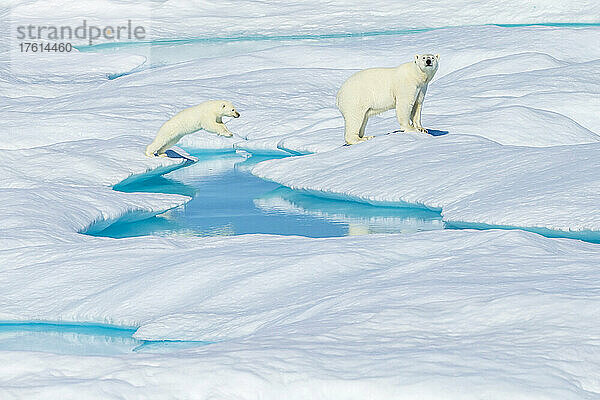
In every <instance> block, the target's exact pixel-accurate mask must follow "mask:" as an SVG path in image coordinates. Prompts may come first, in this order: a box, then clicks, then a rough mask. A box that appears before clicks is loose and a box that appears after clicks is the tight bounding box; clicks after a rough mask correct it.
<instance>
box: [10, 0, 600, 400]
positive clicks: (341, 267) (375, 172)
mask: <svg viewBox="0 0 600 400" xmlns="http://www.w3.org/2000/svg"><path fill="white" fill-rule="evenodd" d="M7 5H8V6H9V7H10V8H9V9H5V10H3V11H1V12H0V16H1V17H2V18H3V19H5V20H7V21H8V22H10V23H9V24H2V29H4V30H6V29H7V27H14V25H15V24H25V23H29V22H40V21H43V22H44V23H46V24H49V23H74V24H76V23H78V22H79V21H80V20H81V16H82V15H90V21H95V22H110V21H115V20H118V21H120V20H121V19H123V16H125V15H127V16H128V17H130V18H133V19H134V20H136V22H137V21H138V20H139V21H142V22H147V23H148V27H149V36H150V37H151V38H154V39H157V38H163V39H179V38H199V37H206V38H210V37H214V36H219V37H228V36H229V37H234V36H244V35H290V34H300V35H302V34H308V33H318V34H319V33H344V32H346V33H347V32H354V33H357V32H361V31H362V32H364V31H374V30H377V31H385V30H394V29H399V30H401V29H404V28H411V27H415V22H413V21H414V20H415V17H414V16H415V15H423V14H424V13H427V15H428V18H427V19H422V20H420V19H419V18H417V20H419V22H418V24H416V25H417V26H418V27H430V28H436V29H434V30H431V31H424V32H413V33H411V34H409V35H404V36H390V35H387V34H385V35H379V36H371V37H364V38H347V39H322V40H287V41H278V40H275V38H273V40H268V41H264V40H263V41H258V40H257V41H252V42H251V41H247V42H244V41H239V40H238V41H232V42H231V43H222V44H221V45H219V47H217V48H215V44H214V43H209V42H206V43H204V42H197V43H196V42H193V43H189V44H185V45H170V46H167V45H165V46H153V47H152V51H149V49H148V48H143V47H136V46H130V47H126V48H121V49H118V48H117V49H105V50H102V51H100V50H99V51H98V52H73V53H70V54H68V55H62V56H61V55H56V57H54V55H48V56H43V57H42V56H41V55H39V54H38V55H32V54H29V55H31V56H32V57H29V58H27V59H25V58H14V51H15V48H16V42H15V39H14V38H13V39H11V40H10V41H9V45H10V46H11V49H12V53H11V54H9V52H7V51H4V52H3V53H1V54H0V58H1V59H2V63H1V64H0V88H1V91H0V96H1V98H2V104H3V105H2V108H1V109H0V115H1V118H0V159H1V160H2V163H0V176H1V177H2V179H1V180H0V214H1V215H2V218H1V222H0V297H1V299H2V301H1V302H0V303H1V304H2V306H1V307H0V320H10V321H27V320H44V321H78V322H99V323H112V324H117V325H122V326H136V327H139V329H138V330H137V332H136V334H135V337H137V338H140V339H152V340H165V339H169V340H194V341H211V342H214V343H212V344H209V345H206V346H199V347H197V348H193V349H181V350H180V351H174V352H172V353H168V354H127V355H121V356H72V355H71V356H61V355H56V354H50V353H36V352H14V351H0V360H1V361H2V362H0V365H1V366H0V397H1V398H2V399H5V398H6V399H13V398H14V399H21V398H47V399H53V398H60V399H69V398H77V399H80V398H103V399H106V398H114V399H135V398H144V399H151V398H183V399H185V398H194V399H196V398H201V399H210V398H224V399H227V398H231V399H251V398H265V399H270V398H272V399H280V398H291V399H294V398H303V399H305V398H312V399H320V398H322V399H330V398H348V399H353V398H356V399H358V398H361V399H363V398H372V399H389V398H399V399H400V398H403V399H404V398H405V399H416V398H419V399H440V398H444V399H476V398H488V399H506V398H531V399H534V398H535V399H556V398H560V399H592V398H597V397H598V394H599V393H600V385H599V382H600V376H599V375H598V371H600V350H599V346H598V343H597V340H596V338H597V337H599V336H600V331H599V327H598V324H597V323H596V321H598V319H599V318H600V315H599V310H600V307H599V304H598V288H597V282H598V280H599V278H600V276H599V275H600V271H599V270H598V267H597V266H598V264H599V262H600V256H599V253H598V247H597V245H594V244H590V243H584V242H581V241H577V240H569V239H548V238H544V237H541V236H539V235H537V234H533V233H527V232H523V231H502V230H488V231H472V230H460V231H458V230H437V231H430V232H421V233H410V234H397V235H385V234H377V235H368V236H355V237H344V238H331V239H311V238H303V237H279V236H270V235H244V236H237V237H225V238H223V237H203V238H200V237H184V236H173V237H139V238H128V239H110V238H101V237H91V236H86V235H82V234H80V233H78V232H80V231H83V230H85V229H86V228H87V227H89V226H90V225H91V224H92V223H94V222H95V221H96V222H100V223H102V221H104V222H105V223H107V221H108V222H110V221H111V220H114V219H115V218H118V217H120V216H123V215H128V216H129V217H131V218H142V217H145V216H148V215H153V214H156V213H160V212H163V211H165V210H168V209H171V208H173V207H176V206H178V205H181V204H183V203H185V202H186V201H187V200H188V199H189V198H188V197H185V196H181V195H175V194H156V193H122V192H117V191H114V190H112V189H111V187H112V186H113V185H115V184H117V183H118V182H121V181H122V180H124V179H127V178H128V177H132V176H137V175H138V174H143V173H163V172H168V171H170V170H173V169H176V168H179V167H181V166H182V165H181V163H180V161H178V160H172V159H165V158H146V157H145V156H144V154H143V149H144V147H145V146H146V144H147V143H148V142H149V141H150V140H152V138H153V136H154V134H155V133H156V132H157V130H158V128H159V127H160V125H161V124H162V123H163V122H164V121H165V120H167V119H168V118H169V117H170V116H172V115H173V114H175V113H176V112H177V111H179V110H181V109H183V108H185V107H188V106H190V105H193V104H197V103H199V102H201V101H204V100H207V99H212V98H225V99H231V100H232V101H233V103H234V104H235V105H236V108H238V109H239V110H240V112H241V118H239V119H236V120H231V121H227V122H226V123H227V124H228V127H229V128H230V129H231V130H232V131H233V132H234V133H235V134H236V137H235V138H233V139H226V138H221V137H217V136H215V135H211V134H209V133H205V132H201V133H198V134H194V135H190V136H188V137H186V139H185V141H183V142H182V143H181V145H182V146H184V147H186V146H187V148H192V147H196V148H203V149H209V150H218V151H225V150H232V149H238V150H246V151H255V152H261V153H267V154H277V155H282V154H294V155H296V154H308V155H303V156H301V157H291V158H285V159H277V160H272V161H267V162H264V163H261V164H259V165H258V166H257V167H255V169H254V170H253V171H254V173H256V174H258V175H260V176H264V177H266V178H268V179H273V180H276V181H278V182H281V183H283V184H285V185H289V186H292V187H296V188H301V189H304V190H307V191H312V192H318V193H319V194H321V195H326V196H334V197H345V198H352V199H355V200H361V201H366V202H374V203H389V202H393V203H401V204H402V203H404V202H409V203H418V204H420V205H422V206H423V207H429V208H434V209H441V210H442V213H443V216H444V219H445V220H447V221H467V222H473V223H485V224H490V225H496V224H499V225H513V226H526V227H533V226H535V227H548V228H552V229H564V230H590V229H591V230H600V226H599V224H600V223H599V221H600V218H599V217H600V215H599V211H598V208H597V204H598V203H599V200H600V199H599V197H600V192H599V190H598V188H599V187H600V185H599V182H598V179H599V178H598V174H597V172H596V171H597V170H598V167H599V165H598V161H597V154H598V151H599V146H600V143H599V140H598V139H599V133H600V131H598V128H597V127H598V126H600V112H598V111H599V109H600V103H599V102H598V98H599V96H598V94H599V92H600V87H599V86H598V80H597V76H598V73H600V63H599V62H598V59H600V54H599V53H600V50H599V48H598V46H597V43H598V39H599V38H600V29H599V28H598V27H595V26H587V27H577V28H576V27H511V28H502V27H497V26H463V25H477V24H489V23H527V22H548V21H552V22H594V21H595V20H594V18H596V17H595V16H597V15H598V13H599V12H600V10H599V9H598V7H599V5H598V3H597V2H592V1H583V0H580V1H575V2H569V3H565V2H558V1H550V2H548V1H544V2H542V1H536V2H521V1H510V2H508V3H507V2H505V1H503V2H500V1H492V2H479V3H474V2H466V1H460V2H454V3H452V4H443V5H441V4H440V3H439V2H432V1H420V2H413V3H405V2H399V3H395V4H391V3H389V2H383V1H377V2H375V3H373V2H370V3H364V2H358V1H357V2H344V3H341V2H328V3H323V4H321V3H319V5H317V4H316V3H315V2H312V1H302V2H297V3H294V4H289V3H285V4H284V3H283V2H269V3H262V2H261V3H255V2H250V1H242V2H235V3H231V2H221V3H219V4H218V5H217V6H215V5H214V4H212V3H207V2H191V1H190V2H180V1H177V2H175V1H167V2H158V3H156V2H154V3H152V4H150V3H144V4H139V2H137V1H136V2H133V1H109V0H103V1H100V2H93V3H91V2H85V1H84V2H81V1H78V2H73V1H62V2H60V4H58V3H56V2H54V3H49V2H42V1H23V2H21V1H16V0H11V1H9V2H8V3H7ZM317 6H318V7H320V8H319V12H318V13H315V12H314V10H315V8H316V7H317ZM190 10H192V11H190ZM118 21H117V22H118ZM403 21H411V22H410V23H408V22H403ZM140 23H141V22H140ZM449 26H454V27H449ZM437 28H439V29H437ZM384 33H385V32H384ZM288 39H290V38H288ZM425 51H426V52H433V53H440V54H441V61H440V62H441V64H440V69H439V71H438V74H437V76H436V78H435V79H434V81H433V82H432V83H431V85H430V89H429V92H428V95H427V98H426V101H425V106H424V111H423V118H424V124H425V126H426V127H429V128H432V129H436V130H439V131H447V132H448V134H446V135H443V136H438V137H431V136H425V135H418V134H414V135H413V134H410V135H409V134H391V135H385V133H389V132H392V131H394V130H396V129H398V127H397V123H396V121H395V117H394V115H393V113H386V114H384V115H382V116H380V117H377V118H373V119H372V121H371V122H370V123H369V126H368V127H367V130H368V132H369V133H370V134H375V135H377V137H376V138H375V139H373V140H372V141H369V142H366V143H363V144H359V145H355V146H351V147H342V146H341V145H342V143H343V135H342V119H341V116H340V115H339V112H338V111H337V109H336V108H335V100H334V99H335V93H336V91H337V89H338V88H339V86H340V84H341V83H342V82H343V81H344V80H345V79H346V78H347V77H348V76H350V75H351V74H352V73H353V72H354V71H356V70H358V69H361V68H365V67H371V66H392V65H397V64H399V63H402V62H405V61H407V60H410V59H411V58H412V57H413V55H414V54H415V53H419V52H425ZM23 56H25V55H23ZM109 78H116V79H109ZM309 153H316V154H309ZM185 171H186V170H185V169H182V170H179V171H178V172H179V173H182V174H185V173H186V172H185ZM213 172H214V171H210V170H207V171H205V173H206V174H210V173H213ZM260 205H261V206H263V207H269V206H270V205H269V203H268V202H263V203H261V204H260ZM289 207H291V208H293V207H294V205H293V204H292V205H289ZM297 211H298V212H307V211H305V210H297ZM15 360H18V361H15Z"/></svg>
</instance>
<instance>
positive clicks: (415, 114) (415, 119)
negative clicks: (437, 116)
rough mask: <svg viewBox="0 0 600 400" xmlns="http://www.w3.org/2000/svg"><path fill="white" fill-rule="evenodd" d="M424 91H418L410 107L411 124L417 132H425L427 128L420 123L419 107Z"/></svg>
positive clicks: (421, 106) (420, 106)
mask: <svg viewBox="0 0 600 400" xmlns="http://www.w3.org/2000/svg"><path fill="white" fill-rule="evenodd" d="M424 97H425V94H424V93H419V96H417V100H416V101H415V105H414V106H413V108H412V112H411V116H410V119H411V120H412V126H413V127H414V128H415V129H416V130H418V131H419V132H423V133H427V129H425V128H423V125H421V109H422V108H423V99H424Z"/></svg>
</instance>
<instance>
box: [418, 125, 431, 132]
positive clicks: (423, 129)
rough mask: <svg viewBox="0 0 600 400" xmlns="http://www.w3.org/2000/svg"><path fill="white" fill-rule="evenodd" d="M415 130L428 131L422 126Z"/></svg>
mask: <svg viewBox="0 0 600 400" xmlns="http://www.w3.org/2000/svg"><path fill="white" fill-rule="evenodd" d="M417 130H418V131H419V132H421V133H429V132H428V131H427V129H425V128H423V127H422V126H420V127H418V128H417Z"/></svg>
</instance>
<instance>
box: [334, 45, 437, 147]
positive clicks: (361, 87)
mask: <svg viewBox="0 0 600 400" xmlns="http://www.w3.org/2000/svg"><path fill="white" fill-rule="evenodd" d="M439 59H440V56H439V54H436V55H433V54H421V55H419V54H417V55H416V56H415V59H414V61H412V62H408V63H405V64H402V65H400V66H398V67H395V68H370V69H365V70H363V71H359V72H357V73H355V74H354V75H352V76H351V77H350V78H348V80H346V82H344V84H343V85H342V87H341V88H340V90H339V91H338V94H337V98H336V104H337V106H338V108H339V109H340V111H341V113H342V115H343V117H344V125H345V128H344V129H345V133H344V138H345V139H346V144H355V143H359V142H362V141H365V140H368V139H371V138H372V137H373V136H366V137H365V127H366V126H367V120H368V119H369V117H371V116H373V115H376V114H379V113H382V112H384V111H387V110H391V109H392V108H395V109H396V118H397V119H398V123H400V129H401V130H402V131H404V132H424V133H427V130H426V129H424V128H423V126H422V125H421V108H422V106H423V99H424V98H425V93H426V92H427V85H428V84H429V82H430V81H431V79H432V78H433V76H434V75H435V73H436V71H437V69H438V61H439Z"/></svg>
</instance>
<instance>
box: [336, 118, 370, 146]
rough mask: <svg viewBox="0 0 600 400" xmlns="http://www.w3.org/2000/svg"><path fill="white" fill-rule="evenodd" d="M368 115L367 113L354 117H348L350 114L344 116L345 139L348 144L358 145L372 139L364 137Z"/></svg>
mask: <svg viewBox="0 0 600 400" xmlns="http://www.w3.org/2000/svg"><path fill="white" fill-rule="evenodd" d="M366 114H367V113H366V111H365V112H359V113H356V114H354V115H348V113H345V114H342V115H343V116H344V139H345V140H346V144H356V143H360V142H364V141H365V140H368V139H371V138H370V137H367V138H364V137H362V134H364V127H365V126H366V124H367V122H366V120H367V115H366Z"/></svg>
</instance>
